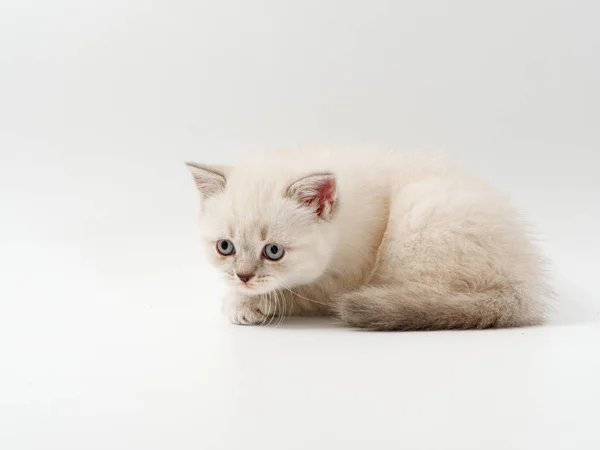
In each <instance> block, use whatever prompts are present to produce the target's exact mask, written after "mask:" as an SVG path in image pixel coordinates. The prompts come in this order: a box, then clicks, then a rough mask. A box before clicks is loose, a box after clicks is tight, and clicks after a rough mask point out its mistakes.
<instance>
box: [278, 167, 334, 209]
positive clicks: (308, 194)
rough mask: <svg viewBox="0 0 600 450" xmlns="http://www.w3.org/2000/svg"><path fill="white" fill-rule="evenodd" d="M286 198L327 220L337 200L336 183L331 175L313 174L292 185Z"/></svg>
mask: <svg viewBox="0 0 600 450" xmlns="http://www.w3.org/2000/svg"><path fill="white" fill-rule="evenodd" d="M286 196H287V197H289V198H292V199H294V200H296V201H297V202H298V203H300V204H302V205H306V206H308V207H310V208H312V209H313V210H314V212H315V214H316V215H317V216H319V217H320V218H322V219H329V218H330V217H331V215H332V214H333V208H334V205H335V201H336V198H337V181H336V178H335V175H333V174H332V173H315V174H312V175H308V176H306V177H303V178H300V179H299V180H297V181H295V182H294V183H292V184H291V185H290V186H289V187H288V189H287V191H286Z"/></svg>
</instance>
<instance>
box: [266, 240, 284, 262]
mask: <svg viewBox="0 0 600 450" xmlns="http://www.w3.org/2000/svg"><path fill="white" fill-rule="evenodd" d="M284 253H285V252H284V251H283V247H282V246H281V245H277V244H267V245H265V248H263V255H264V256H265V258H267V259H270V260H271V261H277V260H280V259H281V258H283V254H284Z"/></svg>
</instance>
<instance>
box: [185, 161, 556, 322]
mask: <svg viewBox="0 0 600 450" xmlns="http://www.w3.org/2000/svg"><path fill="white" fill-rule="evenodd" d="M187 165H188V167H189V169H190V170H191V172H192V175H193V177H194V180H195V182H196V185H197V187H198V189H199V191H200V194H201V196H200V197H201V221H200V222H201V235H202V240H203V242H204V244H205V246H206V250H207V252H208V255H209V256H210V258H211V260H212V263H213V264H215V265H216V266H217V268H219V269H220V270H222V271H223V272H224V273H225V274H226V278H227V284H228V286H229V293H228V295H227V296H226V298H225V299H224V310H225V312H226V314H227V315H228V317H229V319H230V320H231V321H232V322H233V323H236V324H247V325H254V324H265V323H268V322H270V321H272V320H273V317H275V316H285V315H330V314H332V315H335V316H337V317H338V318H339V319H341V320H342V321H343V322H345V323H346V324H348V325H350V326H353V327H361V328H367V329H373V330H436V329H453V328H462V329H464V328H492V327H514V326H527V325H535V324H540V323H542V321H543V318H544V310H545V307H544V301H543V298H544V296H545V294H546V293H548V289H547V287H546V284H545V281H544V273H543V272H544V271H543V263H542V258H541V257H540V255H539V254H538V251H537V250H536V248H535V247H534V245H533V244H532V242H531V240H530V238H529V237H528V234H527V232H526V228H525V226H524V225H523V224H522V223H521V220H520V219H519V216H518V214H517V212H516V211H515V209H514V208H513V207H512V206H511V205H510V203H509V202H508V201H507V200H506V199H505V198H504V197H503V196H502V195H501V194H499V193H498V192H496V191H495V190H493V189H492V188H490V187H489V186H488V185H486V184H485V183H483V182H481V181H480V180H478V179H476V178H474V177H472V176H470V175H468V174H465V173H463V172H461V171H460V170H458V169H457V168H455V167H453V166H451V165H449V164H447V163H445V162H443V161H442V160H438V159H430V158H423V157H418V156H402V155H393V154H379V153H366V152H363V153H361V152H353V153H349V152H348V153H335V152H328V153H320V152H297V153H285V154H278V155H270V156H268V157H263V158H259V157H255V158H254V159H251V160H248V161H245V162H243V163H241V164H239V165H237V166H235V167H225V166H207V165H203V164H196V163H187Z"/></svg>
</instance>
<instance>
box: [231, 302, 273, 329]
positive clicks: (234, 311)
mask: <svg viewBox="0 0 600 450" xmlns="http://www.w3.org/2000/svg"><path fill="white" fill-rule="evenodd" d="M225 315H226V316H227V318H228V319H229V321H230V322H231V323H233V324H235V325H264V324H266V323H268V321H269V320H270V318H271V316H269V315H268V314H267V313H266V312H265V311H263V310H262V308H261V304H260V302H255V301H251V300H250V301H241V302H240V301H236V302H228V303H227V304H226V305H225Z"/></svg>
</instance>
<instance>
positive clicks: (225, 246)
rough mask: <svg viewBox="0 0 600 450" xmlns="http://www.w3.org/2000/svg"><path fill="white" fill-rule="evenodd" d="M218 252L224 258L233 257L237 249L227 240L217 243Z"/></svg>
mask: <svg viewBox="0 0 600 450" xmlns="http://www.w3.org/2000/svg"><path fill="white" fill-rule="evenodd" d="M217 251H218V252H219V253H220V254H221V255H223V256H229V255H232V254H233V253H234V252H235V247H234V246H233V244H232V243H231V241H228V240H227V239H221V240H220V241H217Z"/></svg>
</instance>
